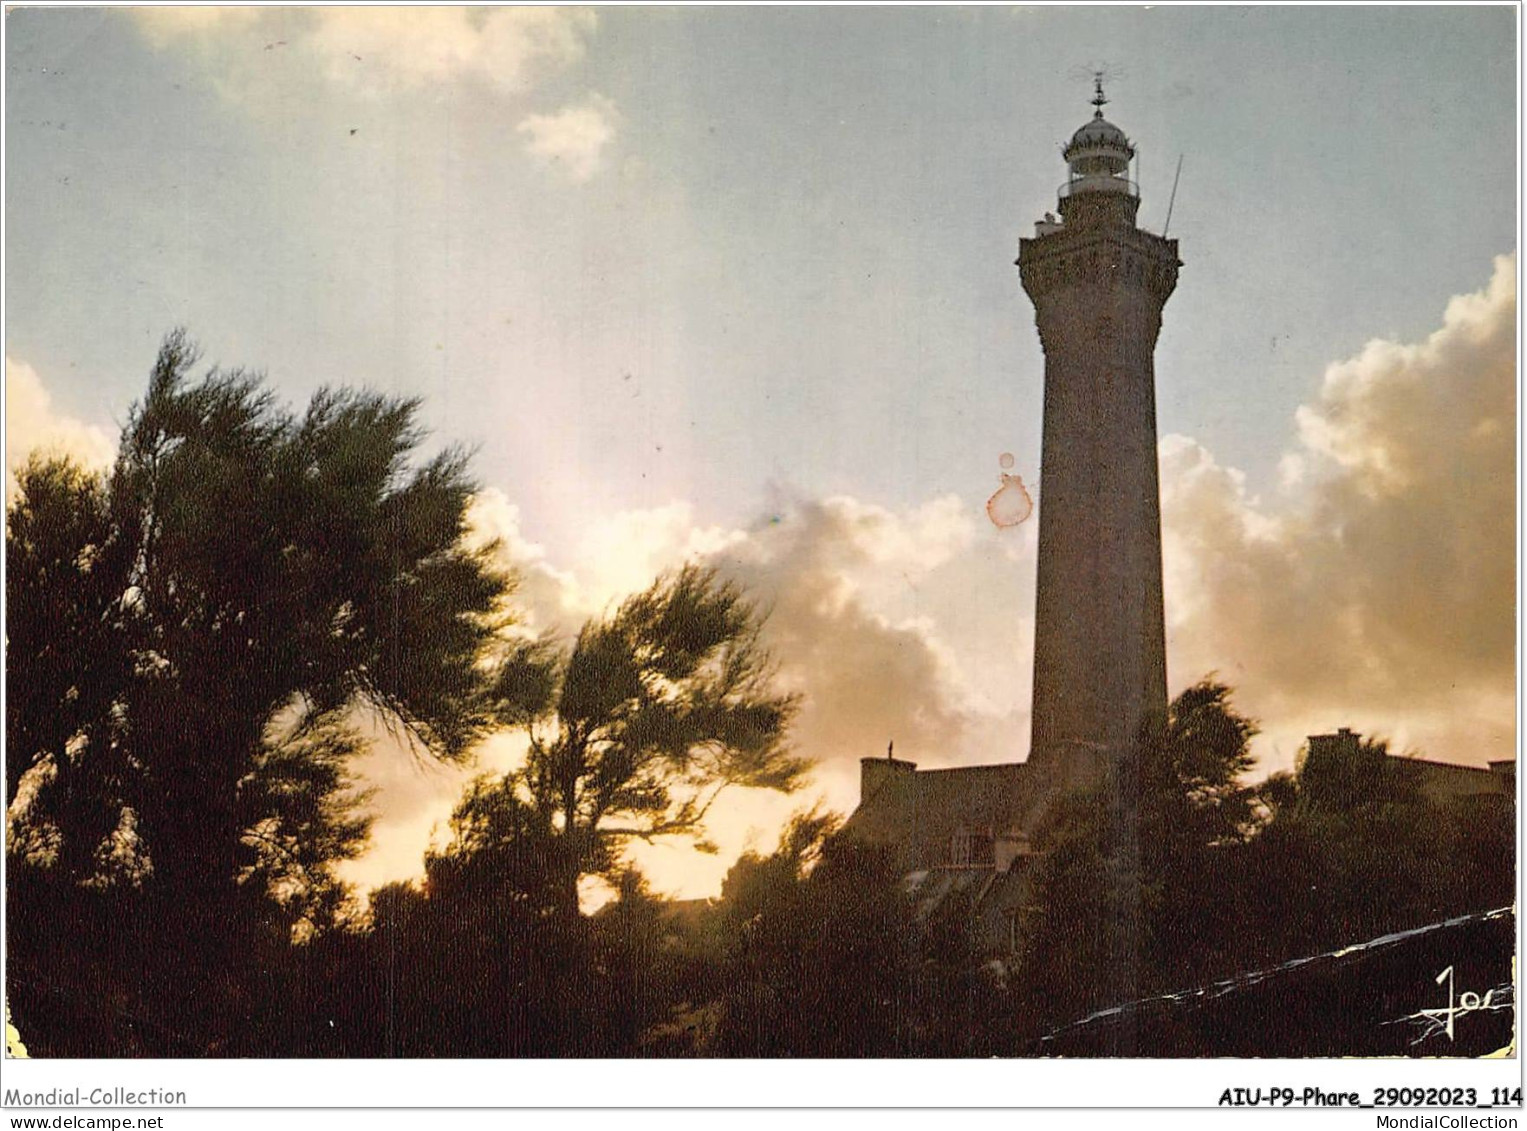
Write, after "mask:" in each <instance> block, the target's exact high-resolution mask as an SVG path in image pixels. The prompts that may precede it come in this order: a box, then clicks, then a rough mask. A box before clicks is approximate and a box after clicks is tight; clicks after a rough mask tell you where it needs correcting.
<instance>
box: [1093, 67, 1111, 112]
mask: <svg viewBox="0 0 1527 1131" xmlns="http://www.w3.org/2000/svg"><path fill="white" fill-rule="evenodd" d="M1105 73H1106V72H1103V71H1093V72H1092V92H1093V93H1092V105H1093V106H1094V107H1096V109H1095V110H1093V112H1092V116H1093V117H1094V118H1101V117H1102V116H1103V107H1104V106H1107V105H1108V99H1106V98H1104V97H1103V76H1104V74H1105Z"/></svg>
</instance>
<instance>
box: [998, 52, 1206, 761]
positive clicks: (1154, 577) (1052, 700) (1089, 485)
mask: <svg viewBox="0 0 1527 1131" xmlns="http://www.w3.org/2000/svg"><path fill="white" fill-rule="evenodd" d="M1096 91H1097V93H1096V97H1095V98H1094V99H1093V105H1094V106H1095V107H1096V111H1095V113H1094V114H1093V117H1092V120H1091V121H1089V122H1088V123H1087V124H1086V125H1084V126H1082V128H1081V129H1079V130H1077V131H1076V133H1075V134H1074V135H1073V136H1072V138H1071V141H1070V143H1069V144H1068V145H1067V146H1066V148H1065V153H1064V156H1065V159H1066V162H1067V164H1068V165H1069V167H1070V176H1069V177H1068V178H1067V180H1066V183H1065V184H1063V185H1061V187H1060V202H1059V211H1060V219H1058V220H1056V219H1054V218H1053V217H1050V216H1046V219H1045V221H1043V222H1041V223H1039V224H1038V225H1036V230H1035V234H1034V238H1033V239H1025V240H1023V241H1021V250H1020V252H1019V256H1018V267H1019V269H1020V272H1021V275H1022V279H1023V289H1024V290H1025V291H1027V292H1028V295H1029V298H1030V299H1032V300H1033V303H1034V312H1035V320H1036V321H1037V322H1038V324H1039V339H1040V343H1041V344H1042V345H1043V347H1044V355H1045V391H1044V449H1043V455H1042V463H1041V466H1040V481H1039V486H1040V498H1039V577H1038V598H1037V604H1036V611H1035V627H1034V713H1033V736H1032V742H1031V746H1030V753H1029V760H1030V763H1031V764H1032V765H1033V766H1034V768H1035V770H1036V771H1042V772H1049V773H1055V774H1058V775H1059V776H1061V777H1064V778H1067V779H1071V780H1077V779H1078V778H1079V776H1080V775H1090V774H1091V773H1093V772H1095V771H1096V770H1097V769H1099V768H1100V767H1101V766H1103V765H1107V764H1108V763H1110V762H1112V761H1114V760H1116V759H1117V758H1118V757H1119V756H1120V755H1122V754H1123V753H1124V752H1125V751H1127V750H1128V749H1129V748H1130V746H1131V744H1132V743H1133V741H1134V739H1135V736H1136V733H1137V731H1138V728H1139V726H1140V724H1141V722H1142V721H1143V720H1144V718H1145V717H1146V715H1147V713H1148V712H1150V711H1152V710H1159V709H1162V708H1164V707H1165V706H1166V642H1165V630H1164V624H1163V611H1162V597H1161V496H1160V489H1159V486H1158V478H1157V467H1156V390H1155V365H1154V361H1153V357H1152V355H1153V353H1154V350H1155V346H1156V337H1157V334H1158V333H1159V332H1160V329H1161V310H1162V307H1163V306H1164V305H1165V304H1166V300H1167V299H1168V298H1169V297H1170V296H1171V294H1172V290H1173V288H1174V287H1176V285H1177V268H1178V267H1179V266H1180V263H1179V261H1178V259H1177V241H1176V240H1168V239H1165V238H1163V237H1161V236H1157V235H1154V234H1152V233H1150V232H1146V231H1142V230H1141V229H1140V228H1138V227H1136V226H1135V214H1136V211H1137V210H1138V209H1139V206H1140V197H1139V192H1138V189H1137V187H1136V185H1135V183H1134V182H1133V181H1132V180H1130V179H1129V167H1130V160H1131V159H1132V158H1133V157H1134V154H1135V150H1134V146H1132V145H1131V144H1130V141H1129V139H1128V138H1127V137H1125V136H1124V132H1123V131H1122V130H1120V129H1119V128H1118V127H1117V126H1115V125H1113V124H1112V123H1111V122H1109V121H1107V120H1106V119H1105V118H1104V117H1103V106H1104V105H1105V104H1106V102H1107V99H1105V98H1104V97H1103V89H1102V83H1101V81H1099V82H1098V83H1097V87H1096Z"/></svg>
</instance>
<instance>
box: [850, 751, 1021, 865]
mask: <svg viewBox="0 0 1527 1131" xmlns="http://www.w3.org/2000/svg"><path fill="white" fill-rule="evenodd" d="M1048 797H1049V791H1048V790H1046V789H1044V788H1043V785H1042V783H1041V782H1040V781H1039V780H1038V779H1037V777H1036V775H1035V773H1034V771H1033V770H1032V769H1031V768H1030V767H1029V766H1028V765H1027V764H1026V763H1023V762H1012V763H1003V764H998V765H990V766H958V767H955V768H953V769H947V770H917V771H914V772H908V773H902V774H896V775H894V776H891V777H888V778H887V779H886V780H885V781H884V782H882V784H881V785H880V787H879V788H878V789H876V790H875V791H874V793H872V794H871V795H870V796H868V797H865V798H862V799H861V800H860V802H859V808H858V809H856V810H855V811H854V814H853V816H851V817H850V818H849V819H848V823H847V825H846V826H845V830H844V831H845V832H848V833H849V834H851V835H853V836H855V837H857V838H859V839H860V840H863V841H866V842H870V843H879V844H888V845H896V846H900V847H904V848H906V849H909V850H910V851H911V853H912V856H913V857H914V858H915V859H920V860H942V859H944V858H945V856H946V854H947V850H948V844H949V841H950V839H951V838H952V837H953V836H954V834H955V833H956V832H959V831H960V830H961V829H965V830H968V831H972V832H978V831H989V832H991V833H993V834H1000V833H1003V832H1007V831H1009V830H1012V829H1021V830H1028V829H1032V828H1033V827H1034V825H1035V823H1036V822H1037V821H1038V819H1039V817H1040V816H1041V815H1042V810H1043V808H1044V803H1045V801H1046V800H1047V798H1048Z"/></svg>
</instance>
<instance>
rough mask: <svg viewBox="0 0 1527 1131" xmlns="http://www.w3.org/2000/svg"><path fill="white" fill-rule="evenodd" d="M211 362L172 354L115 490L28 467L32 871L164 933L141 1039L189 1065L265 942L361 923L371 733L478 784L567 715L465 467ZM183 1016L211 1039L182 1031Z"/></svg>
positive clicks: (20, 721) (17, 533) (27, 810)
mask: <svg viewBox="0 0 1527 1131" xmlns="http://www.w3.org/2000/svg"><path fill="white" fill-rule="evenodd" d="M196 360H197V357H196V351H195V349H194V347H193V346H192V345H191V343H190V342H189V341H188V340H187V339H186V337H185V336H184V335H183V334H180V333H176V334H173V335H171V336H170V337H169V338H167V339H166V341H165V342H164V344H163V346H162V347H161V349H160V352H159V356H158V358H157V360H156V362H155V365H154V369H153V373H152V375H151V377H150V381H149V387H148V392H147V394H146V395H145V397H144V399H143V400H142V402H141V403H139V404H138V405H137V406H136V407H135V408H134V409H133V411H132V413H131V415H130V417H129V420H128V423H127V426H126V428H125V429H124V432H123V435H122V438H121V443H120V447H119V453H118V457H117V461H116V465H115V467H114V469H113V470H112V472H111V474H110V476H109V478H102V477H92V476H90V475H87V474H86V473H84V472H82V471H80V470H79V469H77V468H74V467H71V466H69V465H68V464H66V463H60V462H58V461H52V462H48V461H42V462H34V463H32V464H31V465H30V466H29V467H28V468H27V469H25V470H24V471H23V472H22V474H21V475H20V477H19V486H20V493H19V496H18V498H17V500H16V501H15V503H14V504H13V505H12V507H11V508H10V511H9V515H8V518H9V523H8V527H7V539H6V554H7V567H8V572H7V595H8V600H9V615H10V621H9V624H8V632H9V634H10V644H11V648H10V652H9V655H8V664H7V671H6V680H7V689H8V692H9V696H8V717H7V722H8V724H9V725H10V727H11V732H10V733H11V746H10V757H9V759H8V761H9V767H10V772H9V774H8V779H7V790H8V800H9V801H13V802H14V801H17V799H18V797H19V799H20V800H19V804H16V805H14V806H13V808H12V813H13V815H14V817H15V825H16V834H17V835H16V836H14V837H13V838H11V844H12V846H13V850H14V853H15V854H13V862H15V861H16V860H18V859H20V860H21V861H24V862H26V863H27V864H28V866H29V867H30V869H31V873H30V874H31V879H32V882H31V884H30V886H29V887H28V890H29V891H30V890H37V891H41V890H42V887H46V888H47V889H48V890H49V891H50V892H51V895H50V896H49V899H50V900H51V901H52V903H51V906H53V907H54V908H55V909H56V908H57V906H58V904H59V903H60V901H65V902H67V901H68V900H69V899H71V898H73V899H75V900H76V901H78V900H88V899H90V898H96V899H97V901H98V902H99V901H102V900H109V901H113V902H112V908H113V910H112V912H111V914H113V915H115V916H116V917H117V918H118V920H119V924H118V926H119V928H121V929H122V930H123V932H124V933H129V934H130V933H131V931H132V925H131V924H129V923H127V922H125V921H123V917H124V916H127V915H140V916H142V917H143V921H145V922H154V923H156V924H158V926H157V927H156V936H155V938H154V939H153V942H152V946H151V947H150V946H149V945H148V944H147V943H145V951H146V952H148V953H151V954H152V955H153V957H152V958H150V959H144V958H142V956H140V957H139V960H140V961H147V962H150V963H151V965H152V969H148V970H145V971H144V972H143V975H142V978H141V987H139V988H138V989H134V990H132V991H131V992H132V993H133V994H135V995H136V994H141V995H142V997H143V999H144V1000H143V1001H141V1002H139V1003H138V1004H136V1005H135V1006H134V1008H137V1009H138V1010H139V1013H140V1014H141V1017H140V1021H142V1020H143V1019H144V1018H147V1019H148V1021H147V1023H143V1024H139V1026H138V1028H137V1029H136V1030H135V1031H136V1032H138V1033H139V1034H140V1038H141V1039H142V1040H143V1041H144V1048H145V1050H146V1051H162V1052H177V1053H185V1052H203V1051H231V1050H232V1049H234V1048H235V1047H237V1045H236V1043H235V1042H234V1040H233V1036H232V1029H233V1024H234V1019H235V1018H240V1017H247V1016H248V1015H249V1011H250V1005H249V1002H250V1000H251V998H252V994H253V991H252V988H251V986H250V985H249V984H248V982H247V978H246V977H245V975H246V974H247V973H248V968H249V967H250V965H251V964H252V963H254V962H255V958H254V955H255V951H256V950H257V949H258V946H260V945H265V944H263V943H260V941H259V940H260V939H261V938H262V937H263V938H266V939H267V940H269V945H274V946H285V945H287V944H288V943H289V941H290V939H291V937H292V936H293V934H294V933H295V934H297V935H302V934H307V933H311V932H312V931H315V930H321V929H323V928H324V927H325V926H326V925H328V924H331V923H332V922H334V920H335V918H336V916H337V915H338V914H339V912H340V907H341V904H342V902H343V890H342V887H341V885H340V884H339V882H338V880H337V879H336V878H335V875H334V872H333V865H334V864H336V863H338V862H339V861H341V860H344V859H346V858H349V857H352V856H354V855H355V854H356V853H357V852H358V851H359V850H360V848H361V847H362V845H363V843H364V839H365V836H366V832H367V827H368V821H367V818H366V817H365V815H364V813H363V810H362V808H361V803H362V801H363V798H362V797H361V795H360V794H359V793H358V792H357V790H356V788H355V785H356V783H355V781H354V779H353V778H352V775H351V771H350V765H351V762H352V759H353V756H354V755H355V753H356V752H357V751H358V750H359V749H361V747H362V746H363V745H364V742H365V738H364V736H365V734H366V731H367V727H368V725H369V724H375V725H379V726H381V727H383V728H386V729H389V730H391V731H392V733H393V734H394V736H395V737H396V738H397V739H398V740H399V742H400V743H401V744H403V745H405V746H408V747H410V748H411V749H412V750H413V751H414V753H415V755H416V756H419V757H424V758H436V759H441V760H446V761H461V760H462V759H464V758H466V757H467V756H468V755H469V752H470V751H471V749H472V747H473V744H474V743H475V742H476V740H477V739H478V738H479V737H481V736H482V735H484V734H486V733H487V732H488V731H489V730H490V729H493V728H496V727H499V726H501V725H503V724H504V723H505V722H509V721H514V720H518V719H522V718H524V717H526V715H527V714H528V713H529V712H530V711H531V710H534V709H537V708H539V706H540V703H539V702H538V701H537V699H538V697H540V698H544V694H545V685H544V680H542V679H540V678H539V676H538V674H537V672H538V671H539V669H538V668H537V665H536V659H535V657H534V655H533V653H532V652H530V651H527V650H526V649H525V648H524V647H522V646H519V645H516V644H514V643H513V642H512V640H511V638H510V636H509V634H507V633H506V631H505V630H506V628H507V627H508V624H509V620H510V617H509V612H508V608H507V605H506V603H505V599H506V596H507V594H508V592H509V590H510V578H509V577H508V576H507V575H505V574H504V573H503V572H502V571H501V570H500V569H498V568H497V567H496V566H495V565H494V564H493V557H492V554H491V551H490V549H489V548H485V547H481V546H478V545H475V544H474V543H472V542H471V540H470V539H468V538H467V537H466V535H467V529H466V518H465V513H466V507H467V503H468V501H469V498H470V495H471V492H472V490H473V483H472V480H471V478H470V477H469V475H468V474H467V467H466V459H465V456H464V455H463V454H462V453H461V452H460V451H458V450H454V449H452V450H447V451H445V452H443V453H441V454H439V455H437V456H435V457H434V458H432V459H429V460H426V461H423V462H422V463H419V462H416V461H415V458H414V457H415V454H416V452H417V451H418V449H419V447H420V445H421V443H422V440H423V433H422V431H421V429H420V427H419V425H418V422H417V416H418V408H419V405H418V402H417V401H415V400H412V399H399V398H393V397H387V396H383V395H380V394H375V393H367V392H354V391H348V390H323V391H320V392H319V393H317V394H316V395H315V396H314V397H313V399H312V401H311V402H310V404H309V405H308V407H307V410H306V412H304V413H301V414H297V413H293V412H290V411H288V410H286V409H284V408H283V407H281V406H280V405H279V404H278V402H277V401H276V398H275V397H274V395H273V394H272V393H271V392H270V391H269V390H268V389H267V388H266V387H265V385H264V383H263V381H262V380H261V378H260V377H258V376H256V375H253V374H249V373H246V372H244V371H241V370H232V371H229V370H221V369H212V370H211V371H209V372H207V373H206V374H205V375H204V376H202V377H201V378H200V379H193V376H192V370H193V368H194V367H195V365H196ZM368 721H369V724H368ZM18 854H19V855H18ZM15 874H16V873H15V872H14V871H13V873H12V875H13V876H14V875H15ZM39 885H41V886H39ZM70 893H73V895H72V896H71V895H70ZM12 896H13V900H14V899H16V898H18V897H17V890H16V888H14V887H13V889H12ZM18 911H19V912H20V913H21V917H22V918H23V919H26V918H27V909H25V908H18V907H17V906H15V905H14V903H13V907H12V922H13V923H14V922H17V913H18ZM36 926H37V927H38V931H39V938H41V937H46V935H47V931H48V927H49V924H48V923H47V922H38V923H36ZM262 932H263V934H262ZM18 937H19V936H18ZM13 941H16V940H13ZM50 941H51V943H52V949H54V950H55V951H56V949H58V947H59V946H60V945H63V946H65V947H66V946H67V945H68V944H67V943H65V942H62V941H61V940H59V939H57V938H54V939H52V940H50ZM15 954H16V951H13V955H15ZM33 957H34V958H35V957H37V956H33ZM118 958H119V960H120V961H122V962H124V963H128V962H131V961H133V960H132V959H130V958H128V957H127V956H125V955H122V954H119V955H118ZM23 964H25V958H24V957H23ZM191 998H199V1000H197V1001H196V1002H195V1003H194V1005H193V1004H192V1002H191V1000H190V999H191ZM185 1010H191V1011H192V1012H183V1016H185V1017H189V1016H196V1017H197V1018H198V1024H197V1025H196V1026H194V1027H193V1028H194V1030H195V1033H196V1034H197V1035H196V1036H195V1037H192V1036H190V1035H189V1034H180V1033H178V1030H176V1029H175V1028H174V1026H172V1025H171V1024H170V1023H169V1022H168V1021H166V1020H165V1018H164V1014H165V1013H173V1012H176V1011H185ZM156 1025H157V1026H158V1030H159V1031H157V1032H156V1031H155V1026H156ZM144 1034H147V1035H146V1036H144ZM192 1041H194V1042H195V1046H194V1047H188V1042H192Z"/></svg>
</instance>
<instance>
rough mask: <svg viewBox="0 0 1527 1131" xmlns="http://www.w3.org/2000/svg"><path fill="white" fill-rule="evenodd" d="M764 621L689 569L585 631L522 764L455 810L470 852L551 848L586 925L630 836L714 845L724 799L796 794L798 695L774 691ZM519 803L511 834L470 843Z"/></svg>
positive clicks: (557, 880)
mask: <svg viewBox="0 0 1527 1131" xmlns="http://www.w3.org/2000/svg"><path fill="white" fill-rule="evenodd" d="M762 620H763V618H762V616H761V614H760V612H759V610H758V609H757V608H756V607H755V606H754V605H753V604H752V603H751V602H750V601H748V600H747V599H746V598H745V597H744V596H743V594H742V591H741V590H740V589H739V588H738V586H736V585H735V584H734V583H731V582H728V581H723V580H722V579H721V578H720V577H719V576H718V575H717V573H716V572H715V571H714V570H713V569H710V568H706V567H702V566H699V565H693V564H691V565H686V566H684V567H683V568H681V569H679V570H677V571H675V572H673V573H669V574H666V575H664V576H663V577H661V578H659V579H658V580H657V581H656V582H655V583H654V584H653V585H652V586H651V587H650V588H649V589H647V590H646V591H645V592H643V593H639V594H637V595H635V596H633V597H630V598H628V599H627V600H626V601H625V602H624V603H622V604H621V605H620V606H619V608H617V609H616V610H615V612H614V613H613V614H612V615H610V616H608V617H604V618H600V619H597V620H594V621H591V622H590V623H588V624H587V625H585V626H584V628H583V630H582V631H581V632H579V634H578V638H577V641H576V642H575V643H574V644H573V646H572V647H571V649H570V650H569V651H567V652H566V653H565V654H563V655H561V656H560V657H557V658H556V660H555V690H554V691H553V693H552V696H551V699H550V705H551V709H550V711H549V712H547V714H546V715H545V716H543V717H541V718H537V719H534V720H531V721H529V722H528V723H527V724H526V730H527V732H528V735H529V752H528V756H527V758H526V762H525V765H524V767H523V768H522V769H520V770H517V771H515V772H513V773H510V774H508V775H507V776H505V777H504V778H503V779H501V780H500V781H498V782H495V783H482V784H479V785H478V786H477V787H475V788H474V790H473V792H472V793H470V794H469V795H468V796H467V797H466V798H465V799H464V801H463V803H462V806H461V808H460V809H458V812H457V821H458V823H459V825H460V831H459V832H458V839H460V841H461V850H462V852H464V853H469V854H479V853H485V852H486V853H489V854H493V853H508V854H511V855H513V856H515V858H516V859H517V858H518V855H519V854H522V853H523V852H524V851H525V848H524V845H525V844H533V845H540V846H542V847H541V849H540V851H542V852H543V856H542V861H541V862H542V864H543V866H544V868H545V878H546V882H547V883H548V884H549V885H550V886H549V890H550V892H551V893H552V895H553V898H554V899H555V901H556V909H557V911H558V912H559V913H560V914H561V915H563V916H565V917H576V915H577V914H578V903H579V882H580V880H581V879H582V878H583V877H585V876H589V875H597V876H605V877H611V876H614V875H615V874H616V873H617V872H618V871H619V870H620V867H621V865H622V861H623V849H624V847H625V846H626V845H628V844H630V843H631V842H632V841H634V840H644V841H649V842H651V841H655V840H657V839H659V838H662V837H686V838H689V839H690V840H691V841H692V842H694V843H695V844H696V845H697V846H698V847H699V848H701V849H702V850H703V849H707V848H709V847H710V845H709V843H708V842H707V841H706V839H705V819H706V816H707V814H708V813H709V812H710V810H711V806H712V805H713V804H714V803H715V801H716V798H717V797H718V796H719V795H720V794H721V793H722V791H724V790H726V789H728V788H730V787H745V788H753V789H773V790H780V791H785V792H788V791H790V790H792V789H794V788H795V786H796V785H797V783H798V782H799V780H800V777H801V775H802V773H803V772H804V769H805V763H804V762H803V761H802V760H801V759H800V758H798V757H796V756H795V755H794V754H792V753H791V752H790V749H789V747H788V745H787V741H786V738H787V731H788V728H789V724H790V721H791V718H792V717H793V716H794V714H795V710H796V700H795V698H794V697H793V696H791V695H789V694H785V693H782V692H781V691H780V690H779V689H778V688H777V686H776V684H775V680H774V667H773V663H772V661H771V658H770V656H769V654H768V652H767V650H766V649H765V648H764V647H763V646H762V644H761V642H760V639H759V634H760V629H761V627H762ZM508 809H512V810H513V811H514V813H515V814H516V819H515V820H513V821H511V822H508V823H507V824H505V825H504V827H505V828H506V829H507V830H509V834H510V835H504V836H500V837H497V838H495V837H492V836H483V835H477V834H476V833H471V834H470V835H468V833H469V830H472V829H475V828H476V826H477V824H478V823H480V822H481V821H482V820H483V819H484V815H485V814H495V813H501V811H504V810H508ZM527 822H529V823H530V825H533V826H534V831H533V832H527V831H526V830H527V827H528V826H527V824H526V823H527ZM495 827H496V826H495ZM507 874H509V873H506V875H507Z"/></svg>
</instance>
